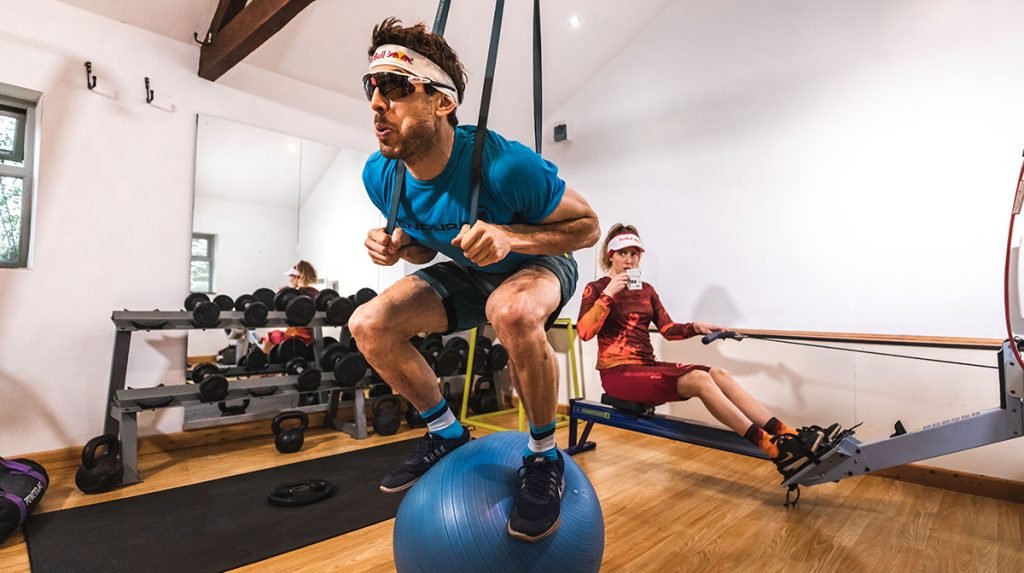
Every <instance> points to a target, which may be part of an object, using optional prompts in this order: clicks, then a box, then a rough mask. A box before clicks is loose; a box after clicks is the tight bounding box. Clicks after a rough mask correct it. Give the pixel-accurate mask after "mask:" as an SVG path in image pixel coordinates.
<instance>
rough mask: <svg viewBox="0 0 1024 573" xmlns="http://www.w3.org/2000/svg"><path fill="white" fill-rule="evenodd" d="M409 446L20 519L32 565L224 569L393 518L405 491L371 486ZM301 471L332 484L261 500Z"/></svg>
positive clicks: (151, 572)
mask: <svg viewBox="0 0 1024 573" xmlns="http://www.w3.org/2000/svg"><path fill="white" fill-rule="evenodd" d="M413 443H414V442H412V441H403V442H396V443H393V444H387V445H383V446H377V447H374V448H368V449H365V450H357V451H354V452H348V453H344V454H338V455H335V456H330V457H326V458H320V459H315V460H309V461H305V462H299V463H296V464H290V465H286V466H280V467H276V468H270V469H267V470H261V471H257V472H251V473H247V474H242V475H238V476H232V477H229V478H223V479H218V480H213V481H208V482H203V483H198V484H194V485H189V486H185V487H179V488H175V489H171V490H166V491H160V492H155V493H149V494H145V495H139V496H135V497H130V498H126V499H120V500H116V501H111V502H107V503H100V504H95V505H89V506H85V507H78V508H73V509H65V510H62V511H55V512H50V513H43V514H38V515H33V516H31V517H30V518H29V519H28V521H26V522H25V537H26V540H27V542H28V550H29V558H30V559H31V563H32V571H34V572H37V573H38V572H46V571H61V572H69V571H83V572H84V571H103V572H106V573H110V572H116V571H131V572H139V571H144V572H146V573H156V572H160V571H174V572H179V571H188V572H190V573H200V572H205V571H224V570H226V569H232V568H235V567H240V566H242V565H246V564H248V563H253V562H256V561H260V560H263V559H266V558H268V557H272V556H274V555H279V554H281V553H286V552H288V551H292V550H294V549H298V548H300V547H303V546H306V545H310V544H313V543H317V542H319V541H323V540H325V539H329V538H331V537H336V536H338V535H341V534H344V533H348V532H350V531H354V530H356V529H360V528H362V527H366V526H368V525H372V524H374V523H379V522H381V521H384V520H387V519H391V518H393V517H394V516H395V513H396V512H397V511H398V504H399V502H401V500H402V495H395V494H391V495H389V494H384V493H381V492H380V491H379V490H378V489H377V486H378V484H379V483H380V479H381V478H382V477H383V476H384V475H385V474H386V473H388V472H389V471H391V470H392V469H393V468H394V466H395V465H397V464H399V463H401V461H402V460H404V459H405V458H406V457H407V456H408V455H409V454H411V453H412V451H413V450H414V445H413ZM308 478H320V479H325V480H328V481H330V482H331V483H333V484H334V485H335V486H336V487H337V488H338V491H337V493H335V494H334V496H333V497H331V498H329V499H327V500H324V501H321V502H319V503H316V504H313V505H307V506H302V507H277V506H273V505H270V503H268V502H267V494H268V493H270V491H271V490H272V489H273V488H274V486H276V485H278V484H281V483H286V482H292V481H299V480H303V479H308ZM129 487H130V486H129Z"/></svg>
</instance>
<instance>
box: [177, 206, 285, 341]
mask: <svg viewBox="0 0 1024 573" xmlns="http://www.w3.org/2000/svg"><path fill="white" fill-rule="evenodd" d="M296 193H298V190H297V189H296ZM298 224H299V221H298V213H297V212H296V210H295V208H294V207H283V206H280V205H267V204H264V203H248V202H244V201H235V200H224V199H220V198H217V197H205V196H202V195H199V196H196V197H195V215H194V218H193V232H195V233H211V234H213V235H216V239H215V243H214V263H213V264H214V271H213V286H214V289H215V290H216V292H218V293H223V294H226V295H228V296H230V297H233V298H235V297H238V295H240V294H243V293H251V292H253V291H254V290H256V289H257V288H261V287H268V288H271V289H275V290H276V289H278V288H280V287H282V286H286V285H287V284H288V279H287V278H286V277H285V276H284V273H285V272H286V271H287V270H288V269H289V268H291V267H292V265H294V264H295V261H296V260H297V258H296V248H295V244H296V237H297V236H298V232H299V231H298ZM228 342H229V341H228V340H227V338H226V337H225V335H224V331H223V329H220V328H214V329H211V330H194V331H189V333H188V354H189V355H190V356H200V355H211V354H216V353H217V351H218V350H220V349H221V348H224V347H225V346H227V345H228Z"/></svg>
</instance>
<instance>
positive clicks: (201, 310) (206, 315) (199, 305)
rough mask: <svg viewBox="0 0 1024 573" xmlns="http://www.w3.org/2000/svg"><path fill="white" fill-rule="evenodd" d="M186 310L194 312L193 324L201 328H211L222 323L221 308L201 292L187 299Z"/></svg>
mask: <svg viewBox="0 0 1024 573" xmlns="http://www.w3.org/2000/svg"><path fill="white" fill-rule="evenodd" d="M185 310H188V311H191V312H192V323H193V324H195V325H196V326H198V327H199V328H210V327H211V326H217V324H218V323H220V307H219V306H217V305H216V304H215V303H213V302H211V301H210V297H208V296H206V295H205V294H203V293H201V292H194V293H192V294H190V295H188V297H187V298H185Z"/></svg>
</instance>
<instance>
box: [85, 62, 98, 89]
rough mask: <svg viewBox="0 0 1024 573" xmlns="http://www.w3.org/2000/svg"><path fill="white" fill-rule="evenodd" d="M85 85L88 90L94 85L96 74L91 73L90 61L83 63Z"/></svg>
mask: <svg viewBox="0 0 1024 573" xmlns="http://www.w3.org/2000/svg"><path fill="white" fill-rule="evenodd" d="M85 87H87V88H89V89H90V90H91V89H94V88H95V87H96V76H94V75H93V74H92V62H86V63H85Z"/></svg>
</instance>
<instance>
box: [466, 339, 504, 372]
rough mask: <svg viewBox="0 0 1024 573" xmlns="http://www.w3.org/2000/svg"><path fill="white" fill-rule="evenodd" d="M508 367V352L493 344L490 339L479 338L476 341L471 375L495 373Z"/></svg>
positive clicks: (502, 347)
mask: <svg viewBox="0 0 1024 573" xmlns="http://www.w3.org/2000/svg"><path fill="white" fill-rule="evenodd" d="M506 366H508V350H505V347H504V346H502V345H500V344H494V343H493V342H492V341H491V339H490V338H487V337H486V336H479V337H477V339H476V352H474V356H473V373H474V374H482V373H484V372H497V371H498V370H501V369H503V368H505V367H506Z"/></svg>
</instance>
